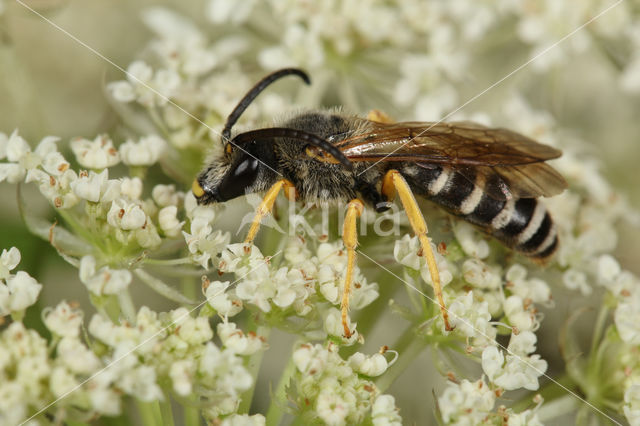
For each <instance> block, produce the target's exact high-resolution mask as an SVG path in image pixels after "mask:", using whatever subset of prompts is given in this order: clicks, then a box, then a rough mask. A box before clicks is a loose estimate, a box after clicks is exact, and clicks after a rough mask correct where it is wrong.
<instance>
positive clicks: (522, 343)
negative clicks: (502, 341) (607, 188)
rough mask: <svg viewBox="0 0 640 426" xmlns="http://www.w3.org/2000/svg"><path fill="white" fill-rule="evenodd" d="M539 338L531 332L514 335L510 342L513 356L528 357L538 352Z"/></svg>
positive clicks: (510, 350)
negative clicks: (537, 343)
mask: <svg viewBox="0 0 640 426" xmlns="http://www.w3.org/2000/svg"><path fill="white" fill-rule="evenodd" d="M537 341H538V338H537V337H536V335H535V334H534V333H533V332H531V331H523V332H520V333H518V334H516V333H512V334H511V340H509V347H508V349H509V352H510V353H511V354H513V355H528V354H530V353H532V352H534V351H535V350H536V342H537Z"/></svg>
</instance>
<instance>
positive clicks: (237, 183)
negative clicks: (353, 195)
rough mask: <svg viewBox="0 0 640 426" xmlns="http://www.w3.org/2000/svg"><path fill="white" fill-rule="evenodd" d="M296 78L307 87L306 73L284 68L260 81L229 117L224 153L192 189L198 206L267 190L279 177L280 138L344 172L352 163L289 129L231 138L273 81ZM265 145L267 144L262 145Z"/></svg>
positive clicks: (333, 149)
mask: <svg viewBox="0 0 640 426" xmlns="http://www.w3.org/2000/svg"><path fill="white" fill-rule="evenodd" d="M288 75H295V76H298V77H300V78H301V79H302V80H304V82H305V83H307V84H309V83H310V80H309V77H308V76H307V74H306V73H305V72H304V71H302V70H299V69H297V68H284V69H282V70H279V71H275V72H273V73H271V74H269V75H267V76H266V77H265V78H263V79H262V80H260V81H259V82H258V83H257V84H256V85H255V86H254V87H253V88H252V89H251V90H249V92H248V93H247V94H246V95H245V96H244V97H243V98H242V99H241V100H240V102H239V103H238V105H237V106H236V107H235V108H234V110H233V111H232V112H231V114H229V117H228V118H227V123H226V124H225V126H224V129H223V130H222V134H221V136H222V142H223V144H225V147H224V154H222V155H218V156H217V157H215V158H213V159H212V161H210V163H209V164H208V166H207V167H206V168H205V169H204V170H203V171H202V172H201V173H200V175H199V176H198V177H197V178H196V180H195V181H194V182H193V185H192V186H191V190H192V191H193V194H194V195H195V196H196V199H197V200H198V204H209V203H213V202H223V201H227V200H231V199H233V198H236V197H239V196H241V195H244V194H248V193H252V192H258V191H263V190H266V189H268V188H269V187H270V186H271V185H272V184H273V183H275V181H276V179H277V178H278V172H277V171H276V166H277V164H276V163H277V161H276V158H275V157H276V155H275V150H274V144H275V143H276V142H277V140H278V139H279V138H290V139H297V140H299V141H300V142H302V143H305V144H306V145H310V146H314V147H316V148H319V149H322V150H324V151H326V152H327V153H328V154H330V155H331V156H333V158H334V159H336V160H337V161H338V162H340V163H342V164H343V165H344V166H345V167H346V168H347V169H349V170H351V169H352V168H353V166H352V164H351V162H350V161H349V160H348V159H347V158H346V157H345V156H344V154H342V153H341V152H340V150H338V149H337V148H336V147H335V146H333V145H332V144H331V143H329V142H327V141H326V140H324V139H322V138H320V137H318V136H317V135H314V134H312V133H308V132H304V131H301V130H296V129H291V128H267V129H258V130H252V131H248V132H244V133H240V134H238V135H236V136H235V137H234V138H233V139H231V129H232V128H233V125H234V124H235V123H236V121H238V118H239V117H240V116H241V115H242V113H243V112H244V110H246V109H247V107H248V106H249V105H250V104H251V102H253V100H254V99H255V98H256V96H258V95H259V94H260V93H261V92H262V91H263V90H264V89H265V88H266V87H267V86H269V85H270V84H271V83H273V82H274V81H276V80H278V79H280V78H282V77H285V76H288ZM265 142H266V143H265Z"/></svg>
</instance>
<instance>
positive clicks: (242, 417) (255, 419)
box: [220, 414, 267, 426]
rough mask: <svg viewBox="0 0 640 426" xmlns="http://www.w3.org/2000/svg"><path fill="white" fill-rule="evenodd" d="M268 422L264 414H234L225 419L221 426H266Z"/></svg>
mask: <svg viewBox="0 0 640 426" xmlns="http://www.w3.org/2000/svg"><path fill="white" fill-rule="evenodd" d="M266 422H267V420H266V419H265V418H264V416H263V415H262V414H254V415H251V416H250V415H249V414H232V415H230V416H229V417H225V418H224V420H222V423H220V425H221V426H264V425H265V424H266Z"/></svg>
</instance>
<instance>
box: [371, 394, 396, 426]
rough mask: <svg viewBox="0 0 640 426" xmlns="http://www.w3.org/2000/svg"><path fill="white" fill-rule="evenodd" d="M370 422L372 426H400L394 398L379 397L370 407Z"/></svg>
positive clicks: (387, 396)
mask: <svg viewBox="0 0 640 426" xmlns="http://www.w3.org/2000/svg"><path fill="white" fill-rule="evenodd" d="M371 420H372V421H373V424H374V426H400V425H402V418H401V417H400V415H399V414H398V408H397V407H396V400H395V398H394V397H393V396H391V395H379V396H378V397H377V398H376V400H375V401H373V407H371Z"/></svg>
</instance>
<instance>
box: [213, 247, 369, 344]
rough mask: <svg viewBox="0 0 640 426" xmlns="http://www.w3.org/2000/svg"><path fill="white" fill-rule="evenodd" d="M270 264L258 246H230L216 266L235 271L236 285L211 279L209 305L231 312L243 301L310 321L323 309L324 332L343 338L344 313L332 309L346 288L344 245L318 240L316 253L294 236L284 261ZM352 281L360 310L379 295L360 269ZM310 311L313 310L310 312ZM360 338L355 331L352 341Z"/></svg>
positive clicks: (354, 302)
mask: <svg viewBox="0 0 640 426" xmlns="http://www.w3.org/2000/svg"><path fill="white" fill-rule="evenodd" d="M272 262H273V260H271V259H269V258H265V257H264V256H263V255H262V253H261V252H260V249H258V247H255V246H251V247H248V246H246V245H245V244H243V243H238V244H230V245H228V246H227V247H226V249H225V250H224V251H223V252H222V254H221V258H220V262H219V264H218V267H219V269H220V271H221V272H225V273H227V272H232V273H234V274H235V276H236V277H237V283H235V284H234V286H233V287H232V288H230V289H229V290H228V291H226V292H225V291H224V290H225V289H227V288H228V287H230V283H229V282H220V281H214V282H211V283H208V285H207V288H206V290H205V296H206V297H207V300H208V302H209V304H210V305H211V307H213V308H214V309H215V310H216V311H217V312H218V313H219V314H220V315H223V316H233V315H236V314H238V313H239V312H240V311H241V310H242V307H243V305H244V304H250V305H254V306H255V307H257V308H258V309H260V310H261V311H262V312H265V313H270V312H271V313H273V315H280V314H281V313H282V312H291V313H293V312H295V314H296V315H298V316H301V317H307V318H309V320H311V319H312V318H315V316H316V315H315V314H317V312H318V310H321V312H320V313H321V315H322V316H323V318H324V328H325V331H326V333H327V334H329V335H331V336H335V337H336V338H337V339H342V335H343V333H344V330H343V328H342V325H341V319H340V311H339V310H338V309H336V308H335V307H334V306H337V305H340V302H341V298H342V289H343V287H344V274H345V271H346V262H347V255H346V250H344V248H343V247H342V244H341V243H319V244H317V247H316V249H315V253H312V252H311V250H310V249H309V248H308V242H306V241H305V240H303V239H302V238H301V237H290V238H289V239H288V244H287V246H286V248H285V249H284V263H283V264H281V266H279V267H275V266H274V265H273V264H272ZM353 282H354V284H353V288H352V291H351V297H350V306H351V308H352V309H354V310H355V309H362V308H364V307H365V306H367V305H369V304H370V303H371V302H373V301H374V300H375V299H376V298H377V297H378V286H377V284H376V283H369V282H367V280H366V278H365V277H364V276H363V275H362V273H361V272H360V270H359V269H358V268H356V269H355V271H354V277H353ZM327 302H328V303H327ZM274 310H275V311H274ZM312 312H313V313H315V314H314V315H310V314H311V313H312ZM352 330H353V328H352ZM356 340H357V334H356V333H354V336H352V337H351V339H350V342H355V341H356Z"/></svg>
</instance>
